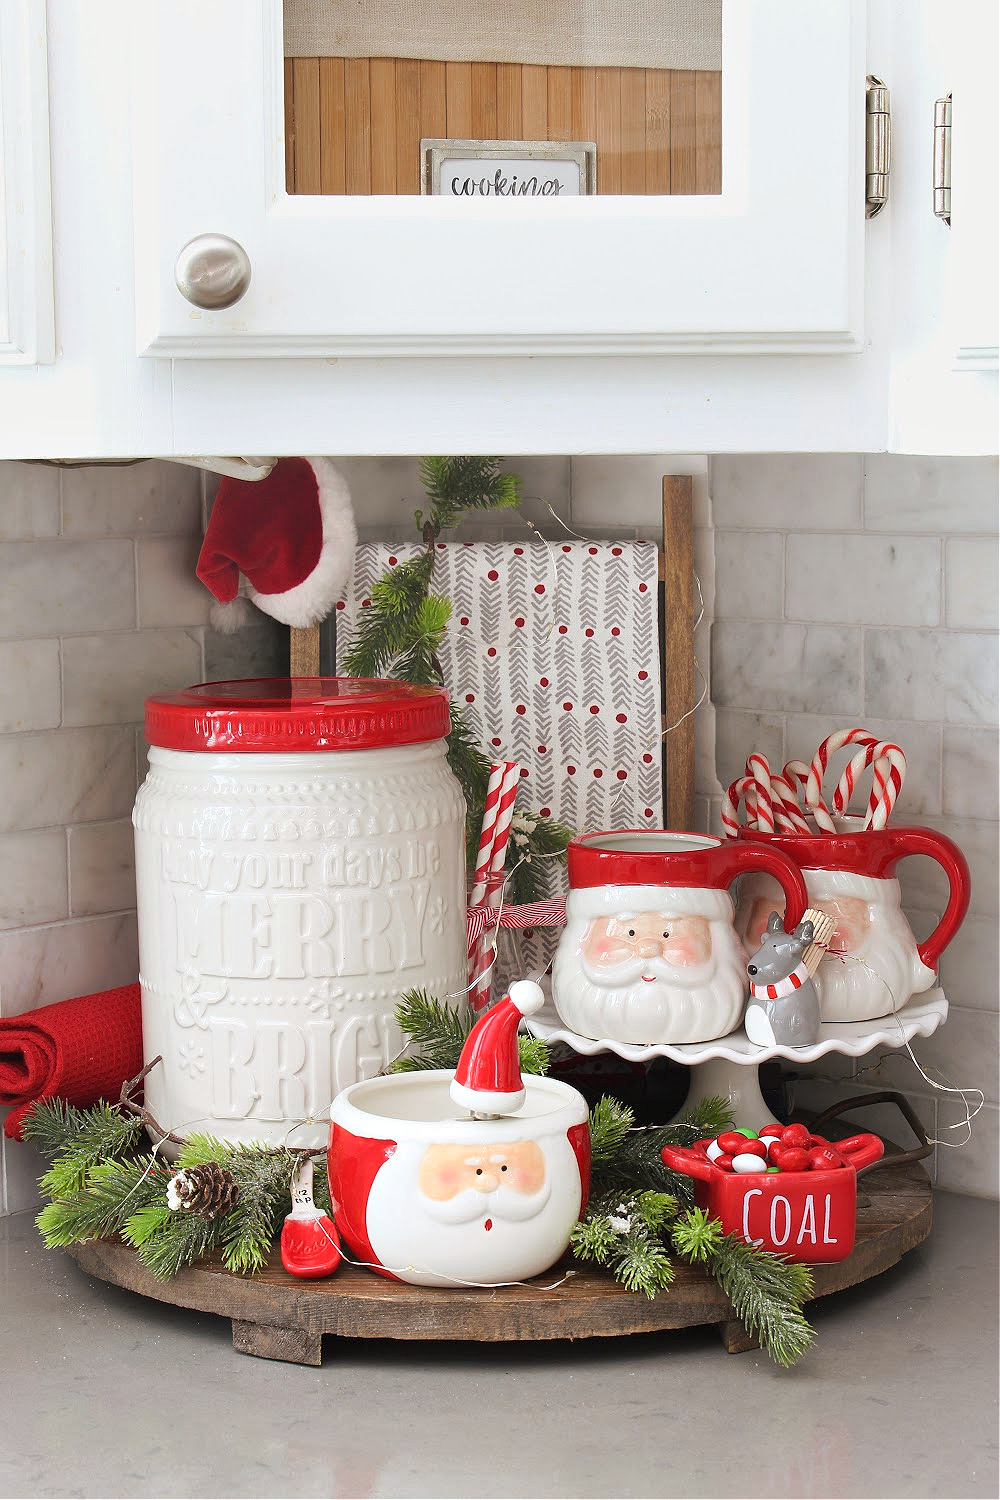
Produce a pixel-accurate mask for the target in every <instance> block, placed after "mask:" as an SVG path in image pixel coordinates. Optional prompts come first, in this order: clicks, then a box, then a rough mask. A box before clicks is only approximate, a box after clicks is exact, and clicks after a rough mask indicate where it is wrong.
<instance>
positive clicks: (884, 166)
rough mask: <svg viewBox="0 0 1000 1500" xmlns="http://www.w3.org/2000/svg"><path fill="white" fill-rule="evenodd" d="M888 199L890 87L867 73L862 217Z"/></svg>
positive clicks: (867, 217) (881, 207)
mask: <svg viewBox="0 0 1000 1500" xmlns="http://www.w3.org/2000/svg"><path fill="white" fill-rule="evenodd" d="M888 198H889V90H888V89H887V88H886V86H885V84H884V83H883V82H882V80H881V78H876V77H875V74H874V73H869V74H868V77H867V79H866V81H865V218H866V219H872V218H874V217H875V215H876V214H877V213H880V212H881V210H882V209H883V208H884V207H885V205H886V202H887V201H888Z"/></svg>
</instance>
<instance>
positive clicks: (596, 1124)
mask: <svg viewBox="0 0 1000 1500" xmlns="http://www.w3.org/2000/svg"><path fill="white" fill-rule="evenodd" d="M634 1124H635V1114H634V1112H633V1111H632V1110H631V1109H629V1107H628V1105H626V1104H622V1103H621V1102H620V1100H618V1099H613V1098H612V1097H611V1096H610V1095H609V1094H605V1095H604V1096H603V1098H601V1099H598V1101H597V1103H596V1104H595V1105H594V1107H593V1108H592V1109H591V1111H590V1163H591V1170H592V1171H593V1172H594V1173H595V1176H596V1174H597V1173H598V1171H599V1169H600V1168H601V1167H603V1166H605V1165H606V1163H608V1162H611V1161H613V1160H614V1158H615V1156H616V1155H617V1153H618V1151H619V1150H620V1149H621V1146H622V1143H623V1142H624V1141H625V1139H626V1137H627V1135H628V1133H629V1131H630V1130H631V1129H632V1127H633V1125H634Z"/></svg>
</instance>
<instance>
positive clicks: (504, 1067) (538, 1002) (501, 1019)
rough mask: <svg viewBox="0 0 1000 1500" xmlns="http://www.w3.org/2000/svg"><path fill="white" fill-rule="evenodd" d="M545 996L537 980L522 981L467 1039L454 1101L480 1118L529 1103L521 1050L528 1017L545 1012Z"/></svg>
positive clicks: (453, 1087) (453, 1089)
mask: <svg viewBox="0 0 1000 1500" xmlns="http://www.w3.org/2000/svg"><path fill="white" fill-rule="evenodd" d="M544 1000H545V996H544V995H543V993H542V989H541V986H540V985H537V984H535V982H534V980H532V979H519V980H518V981H517V982H516V983H515V984H512V985H511V987H510V993H509V995H508V996H507V998H506V999H505V1000H501V1001H500V1002H499V1003H498V1004H497V1005H493V1006H491V1007H490V1009H489V1010H488V1011H487V1012H486V1014H485V1015H484V1016H483V1017H482V1018H481V1019H480V1020H479V1021H477V1022H476V1024H475V1026H473V1028H472V1030H471V1031H470V1032H469V1035H468V1037H467V1038H466V1042H465V1046H464V1047H463V1048H462V1055H461V1057H460V1058H459V1060H458V1067H457V1068H456V1069H455V1077H454V1079H453V1080H452V1084H451V1090H450V1092H451V1097H452V1099H453V1100H454V1102H455V1103H456V1104H459V1105H461V1106H462V1108H463V1109H468V1110H470V1111H471V1112H472V1113H473V1114H475V1115H512V1114H513V1113H514V1112H515V1111H516V1110H518V1109H520V1107H521V1105H522V1104H523V1103H524V1082H523V1080H522V1078H521V1063H520V1056H519V1053H518V1046H517V1028H518V1026H519V1024H520V1021H521V1017H522V1016H530V1015H532V1014H533V1013H534V1012H535V1011H537V1010H541V1008H542V1005H543V1003H544Z"/></svg>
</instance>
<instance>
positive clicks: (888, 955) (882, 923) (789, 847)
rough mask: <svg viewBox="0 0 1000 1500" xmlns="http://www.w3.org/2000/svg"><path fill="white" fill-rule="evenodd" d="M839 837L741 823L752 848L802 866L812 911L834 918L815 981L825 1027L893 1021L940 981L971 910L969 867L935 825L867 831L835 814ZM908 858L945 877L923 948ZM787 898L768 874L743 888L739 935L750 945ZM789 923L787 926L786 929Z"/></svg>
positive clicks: (858, 822) (748, 881) (738, 912)
mask: <svg viewBox="0 0 1000 1500" xmlns="http://www.w3.org/2000/svg"><path fill="white" fill-rule="evenodd" d="M836 822H837V824H838V831H837V832H836V833H820V832H815V833H811V834H768V833H761V832H758V831H757V830H756V829H750V828H745V827H741V828H740V831H739V842H740V843H745V844H746V845H747V847H754V848H762V847H764V846H765V845H766V846H767V847H768V848H771V849H780V850H782V851H783V852H784V853H785V854H787V855H789V856H790V857H791V858H792V859H794V860H795V861H796V863H797V864H798V865H799V866H800V867H801V869H802V873H803V875H804V876H805V881H806V888H807V889H808V892H809V905H810V906H811V907H815V908H816V909H817V910H819V911H824V912H826V913H828V915H829V916H831V917H833V918H834V920H835V922H836V924H837V925H836V927H835V929H834V932H833V935H832V937H831V938H830V942H829V947H828V951H827V954H826V956H825V958H823V960H822V962H821V963H820V965H819V967H818V968H817V969H816V972H815V973H814V974H813V985H814V987H815V989H816V992H817V994H818V995H819V1004H820V1015H821V1018H822V1020H823V1021H824V1022H828V1023H829V1022H834V1023H836V1022H849V1021H870V1020H874V1019H875V1018H877V1017H879V1016H887V1015H891V1014H892V1012H893V1011H896V1010H899V1009H900V1007H901V1006H903V1005H905V1004H906V1002H907V1000H909V998H910V996H911V995H919V994H922V993H923V991H924V990H928V989H930V987H931V985H933V984H935V983H936V982H937V972H936V970H937V962H938V959H939V957H940V955H941V954H942V953H943V951H944V949H945V948H946V947H947V946H948V944H949V943H950V942H951V940H952V938H953V937H954V936H955V933H956V932H957V931H958V929H959V927H960V926H961V924H962V920H963V918H964V917H965V913H966V910H967V908H968V905H969V867H968V864H967V863H966V860H965V856H964V855H963V853H962V851H961V850H960V849H959V847H958V845H957V844H954V843H953V842H952V840H951V839H949V838H946V837H945V835H944V834H942V833H937V832H936V831H935V830H934V829H931V828H920V827H918V826H914V827H909V828H866V827H864V826H863V824H862V821H861V819H860V818H853V817H842V818H837V819H836ZM911 854H925V855H927V856H928V857H929V858H930V859H933V860H935V861H936V862H937V863H938V864H939V865H940V866H941V868H942V869H943V870H944V872H945V875H946V876H947V879H948V900H947V902H946V904H945V909H944V911H943V913H942V915H941V919H940V921H939V922H938V924H937V926H936V927H935V928H934V931H933V932H932V933H931V934H930V936H929V937H927V938H925V940H924V941H923V942H922V943H918V942H917V940H916V938H915V937H914V935H913V932H912V930H911V928H910V924H909V923H908V922H907V920H906V917H905V916H904V914H903V911H902V908H901V905H900V888H899V881H898V880H897V879H896V878H895V876H896V866H897V865H898V864H899V862H900V860H901V859H905V858H906V857H907V856H908V855H911ZM781 905H782V895H781V892H780V891H779V890H778V888H777V886H776V885H775V884H774V881H773V880H771V879H769V877H768V876H767V875H762V874H755V875H751V876H748V878H747V879H746V880H744V881H741V882H740V890H739V900H738V902H737V909H736V930H737V932H738V933H739V935H740V937H741V938H742V939H743V941H744V942H745V943H746V945H747V947H748V948H749V949H751V950H752V949H755V948H757V947H759V945H760V937H761V933H762V932H763V930H764V928H765V927H766V925H767V920H768V915H769V913H770V912H771V911H773V910H775V909H777V910H779V911H780V910H781ZM785 925H786V926H787V925H788V924H787V923H786V924H785Z"/></svg>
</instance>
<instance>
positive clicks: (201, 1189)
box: [167, 1161, 238, 1219]
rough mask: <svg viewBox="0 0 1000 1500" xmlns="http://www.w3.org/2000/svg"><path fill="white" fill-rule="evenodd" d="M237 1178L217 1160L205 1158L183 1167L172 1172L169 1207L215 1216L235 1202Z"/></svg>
mask: <svg viewBox="0 0 1000 1500" xmlns="http://www.w3.org/2000/svg"><path fill="white" fill-rule="evenodd" d="M237 1192H238V1189H237V1186H236V1178H235V1177H234V1176H233V1174H232V1172H230V1171H229V1170H228V1169H227V1168H226V1167H220V1166H219V1164H218V1162H215V1161H207V1162H205V1164H204V1165H203V1166H200V1167H185V1168H184V1169H183V1170H182V1171H180V1172H175V1173H174V1175H173V1177H171V1179H170V1183H169V1185H168V1187H167V1203H168V1205H169V1207H170V1208H171V1209H173V1210H174V1211H176V1210H177V1209H185V1210H188V1211H191V1212H194V1213H196V1214H202V1215H203V1216H204V1217H205V1218H206V1219H217V1218H219V1217H220V1216H221V1215H222V1214H227V1213H228V1212H229V1210H230V1209H231V1208H232V1206H233V1204H234V1203H235V1202H236V1194H237Z"/></svg>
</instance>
